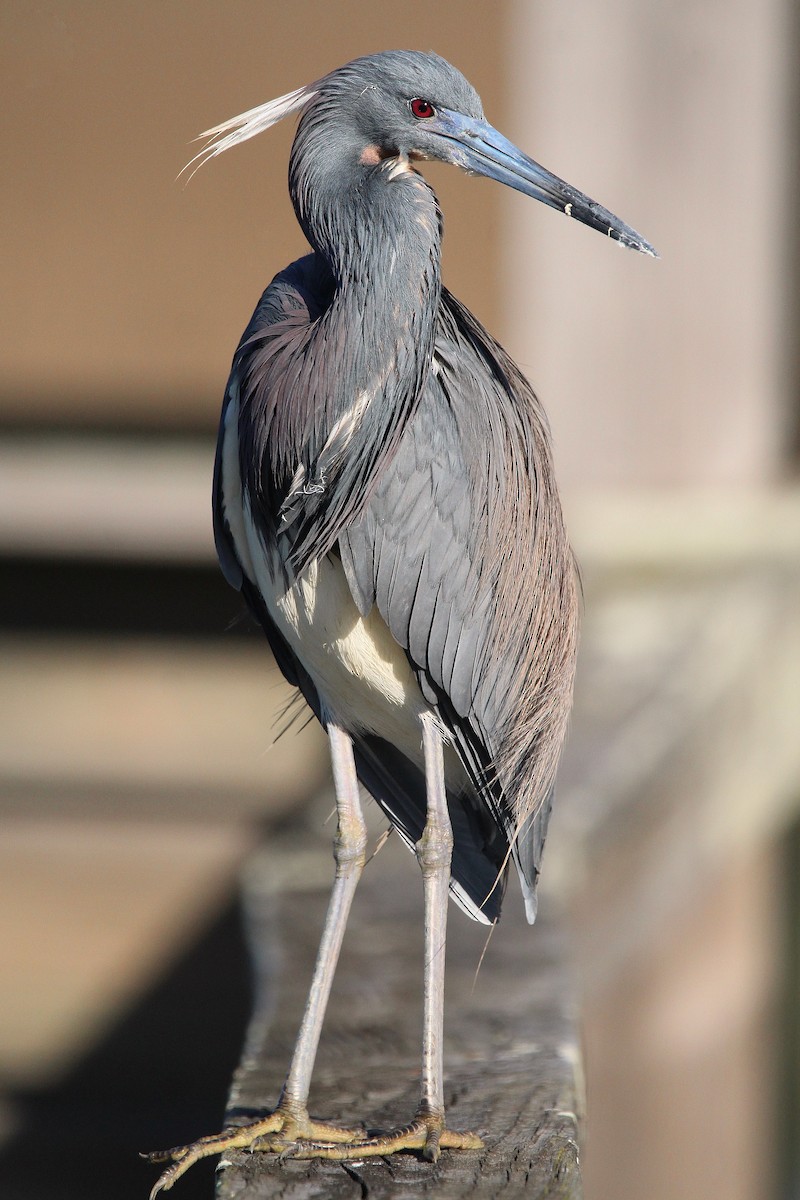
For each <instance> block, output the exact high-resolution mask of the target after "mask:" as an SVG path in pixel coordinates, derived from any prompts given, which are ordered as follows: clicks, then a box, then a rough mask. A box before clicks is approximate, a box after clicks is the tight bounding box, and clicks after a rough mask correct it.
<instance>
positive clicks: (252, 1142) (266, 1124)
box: [142, 1101, 364, 1200]
mask: <svg viewBox="0 0 800 1200" xmlns="http://www.w3.org/2000/svg"><path fill="white" fill-rule="evenodd" d="M363 1138H364V1130H363V1129H341V1128H339V1126H338V1125H329V1124H327V1122H323V1121H312V1120H311V1118H310V1117H309V1115H308V1113H307V1112H306V1111H305V1109H300V1108H299V1107H297V1106H291V1107H290V1106H289V1105H287V1104H284V1103H283V1101H281V1103H280V1104H279V1105H278V1107H277V1108H276V1109H275V1112H273V1113H270V1114H269V1116H267V1117H263V1118H262V1119H261V1120H259V1121H252V1122H250V1123H249V1124H247V1125H231V1126H230V1127H229V1128H228V1129H223V1130H222V1132H221V1133H212V1134H210V1135H209V1136H207V1137H202V1138H198V1140H197V1141H196V1142H191V1143H189V1145H187V1146H174V1147H173V1148H172V1149H171V1150H154V1151H152V1152H151V1153H149V1154H143V1155H142V1157H143V1158H146V1159H147V1160H148V1162H152V1163H160V1162H169V1160H170V1159H172V1165H171V1166H169V1167H167V1169H166V1171H164V1172H162V1174H161V1175H160V1176H159V1178H158V1180H157V1181H156V1184H155V1186H154V1188H153V1190H152V1191H151V1193H150V1200H155V1197H156V1196H157V1195H158V1193H159V1192H161V1191H164V1192H167V1191H169V1189H170V1188H171V1187H172V1185H173V1184H174V1183H175V1182H176V1180H178V1179H180V1177H181V1175H183V1174H185V1172H186V1171H188V1170H189V1167H192V1166H194V1164H195V1163H196V1162H199V1161H200V1159H201V1158H208V1157H209V1156H210V1155H212V1154H223V1153H225V1152H226V1151H228V1150H266V1151H272V1152H273V1153H276V1154H280V1153H284V1152H285V1151H286V1150H287V1149H291V1150H293V1149H294V1148H295V1147H296V1146H299V1145H301V1144H302V1142H303V1141H308V1142H309V1143H312V1144H324V1145H326V1146H329V1147H330V1145H331V1143H337V1142H359V1141H362V1140H363Z"/></svg>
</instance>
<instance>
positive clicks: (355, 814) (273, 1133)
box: [144, 724, 367, 1200]
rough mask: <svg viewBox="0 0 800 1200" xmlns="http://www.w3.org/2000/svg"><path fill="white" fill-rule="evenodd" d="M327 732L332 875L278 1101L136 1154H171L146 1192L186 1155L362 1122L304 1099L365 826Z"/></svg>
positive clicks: (345, 1137) (344, 739)
mask: <svg viewBox="0 0 800 1200" xmlns="http://www.w3.org/2000/svg"><path fill="white" fill-rule="evenodd" d="M328 736H329V739H330V746H331V762H332V765H333V781H334V785H335V788H336V808H337V813H338V828H337V832H336V839H335V841H334V859H335V861H336V878H335V880H334V884H333V890H332V892H331V898H330V903H329V905H328V913H327V916H326V918H325V928H324V930H323V933H322V940H321V942H320V946H319V951H318V953H317V961H316V964H315V966H314V977H313V979H312V982H311V990H310V992H309V995H308V1000H307V1002H306V1007H305V1012H304V1013H303V1021H302V1024H301V1026H300V1032H299V1034H298V1036H297V1042H296V1044H295V1048H294V1054H293V1055H292V1063H291V1066H290V1068H289V1074H288V1075H287V1077H286V1083H285V1084H284V1085H283V1092H282V1094H281V1098H280V1101H279V1103H278V1107H277V1108H276V1110H275V1112H274V1113H271V1114H270V1115H269V1116H267V1117H264V1118H263V1119H262V1120H260V1121H254V1122H252V1123H250V1124H249V1125H240V1126H233V1127H231V1128H229V1129H225V1130H223V1131H222V1132H221V1133H217V1134H212V1135H210V1136H209V1137H203V1138H199V1139H198V1141H196V1142H192V1143H190V1144H189V1145H187V1146H175V1147H174V1148H173V1149H172V1150H164V1151H156V1152H155V1153H153V1154H146V1155H144V1157H145V1158H148V1159H149V1160H150V1161H151V1162H167V1161H169V1160H170V1159H172V1166H170V1167H167V1169H166V1171H164V1172H163V1174H162V1175H161V1176H160V1178H159V1179H158V1180H157V1182H156V1185H155V1187H154V1188H153V1190H152V1192H151V1193H150V1200H153V1198H154V1197H155V1196H156V1195H157V1194H158V1193H159V1192H160V1191H166V1190H167V1189H168V1188H171V1187H172V1185H173V1184H174V1183H175V1181H176V1179H179V1178H180V1176H181V1175H183V1173H184V1172H185V1171H188V1169H189V1167H191V1166H192V1165H193V1163H196V1162H197V1161H198V1160H199V1159H201V1158H206V1157H207V1156H208V1155H210V1154H222V1153H223V1152H225V1151H227V1150H247V1149H249V1150H272V1151H277V1152H283V1151H286V1150H287V1148H289V1147H291V1146H293V1145H294V1144H296V1143H298V1142H299V1143H300V1144H302V1143H303V1142H305V1141H309V1142H311V1143H322V1144H324V1145H330V1144H331V1143H337V1142H348V1141H356V1142H358V1141H363V1139H364V1131H363V1129H360V1130H352V1129H339V1128H338V1127H337V1126H335V1125H328V1124H325V1123H322V1122H319V1121H312V1120H311V1119H310V1118H309V1115H308V1109H307V1107H306V1106H307V1103H308V1092H309V1088H310V1086H311V1073H312V1071H313V1068H314V1059H315V1057H316V1053H317V1046H318V1045H319V1037H320V1033H321V1031H322V1021H323V1018H324V1016H325V1008H326V1006H327V1003H328V997H329V995H330V990H331V984H332V983H333V975H334V971H335V970H336V963H337V961H338V959H339V951H340V949H341V945H342V939H343V937H344V931H345V926H346V925H347V917H348V914H349V912H350V905H351V903H352V900H353V894H354V893H355V890H356V885H357V883H358V880H359V877H360V875H361V871H362V868H363V866H364V858H365V852H366V846H367V830H366V825H365V824H364V817H363V814H362V812H361V802H360V800H359V795H358V777H357V775H356V768H355V762H354V761H353V745H352V742H351V741H350V738H349V737H348V735H347V734H346V733H345V732H344V730H342V729H340V728H339V727H338V726H336V725H333V724H329V725H328Z"/></svg>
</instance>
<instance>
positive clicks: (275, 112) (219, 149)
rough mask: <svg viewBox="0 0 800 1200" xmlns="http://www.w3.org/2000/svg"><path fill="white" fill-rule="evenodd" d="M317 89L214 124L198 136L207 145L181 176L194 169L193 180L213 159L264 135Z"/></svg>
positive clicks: (316, 86) (309, 88) (280, 98)
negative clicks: (205, 164)
mask: <svg viewBox="0 0 800 1200" xmlns="http://www.w3.org/2000/svg"><path fill="white" fill-rule="evenodd" d="M318 89H319V82H316V83H308V84H306V85H305V87H301V88H297V89H296V90H295V91H293V92H287V94H286V95H285V96H278V98H277V99H276V100H268V101H267V103H266V104H259V105H258V106H257V107H256V108H251V109H248V111H247V112H243V113H240V114H239V116H238V117H231V118H230V120H228V121H223V122H222V124H221V125H215V126H214V128H213V129H207V130H206V131H205V133H201V134H199V135H198V137H197V139H196V140H197V141H199V140H200V138H208V139H209V140H208V144H207V145H205V146H204V147H203V149H202V150H201V151H200V153H199V154H196V155H195V156H194V158H193V159H192V160H191V161H190V162H188V163H187V164H186V166H185V167H184V168H183V170H182V171H181V172H180V174H181V175H182V174H183V172H184V171H188V170H189V168H190V167H194V170H193V171H191V173H190V174H189V177H188V178H189V179H191V178H192V176H193V175H194V174H195V172H197V171H199V170H200V168H201V167H202V165H203V163H206V162H208V160H209V159H210V158H216V157H217V155H218V154H222V153H223V151H225V150H230V148H231V146H238V145H239V143H240V142H246V141H247V140H248V138H251V137H255V136H256V134H257V133H263V132H264V130H265V129H269V128H270V126H272V125H277V123H278V121H282V120H283V118H284V117H288V116H290V114H291V113H293V112H297V111H298V110H299V109H301V108H303V107H304V106H305V105H306V104H307V103H308V101H309V100H310V99H311V98H312V97H313V96H315V95H316V93H317V91H318ZM195 163H196V164H197V165H196V166H195ZM187 182H188V181H187Z"/></svg>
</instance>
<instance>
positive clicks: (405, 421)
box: [152, 51, 655, 1195]
mask: <svg viewBox="0 0 800 1200" xmlns="http://www.w3.org/2000/svg"><path fill="white" fill-rule="evenodd" d="M296 112H299V113H300V120H299V125H298V129H297V134H296V137H295V140H294V145H293V148H292V153H291V159H290V164H289V191H290V193H291V197H292V202H293V204H294V208H295V212H296V214H297V219H298V221H299V222H300V225H301V226H302V228H303V231H304V233H305V235H306V237H307V239H308V241H309V243H310V245H311V253H310V254H309V255H307V256H306V257H305V258H301V259H300V260H299V261H298V262H295V263H293V264H292V265H291V266H290V267H287V269H286V270H285V271H282V272H281V273H280V274H279V275H277V276H276V278H275V279H274V280H273V281H272V283H271V284H270V285H269V287H268V288H267V290H266V291H265V292H264V294H263V296H262V297H261V300H260V301H259V303H258V306H257V307H256V310H255V313H254V314H253V317H252V320H251V321H250V324H249V325H248V327H247V329H246V331H245V333H244V335H243V337H242V340H241V342H240V344H239V347H238V349H237V351H236V354H235V356H234V360H233V367H232V370H231V375H230V380H229V383H228V388H227V392H226V396H225V402H224V406H223V410H222V418H221V422H220V432H219V442H218V447H217V461H216V470H215V479H214V529H215V534H216V543H217V551H218V554H219V559H220V563H221V565H222V570H223V572H224V573H225V577H226V578H227V580H228V582H229V583H230V584H231V585H232V586H233V587H234V588H237V589H238V590H239V591H241V593H242V594H243V596H244V598H245V600H246V601H247V604H248V605H249V607H250V608H251V609H252V611H253V612H254V613H255V614H256V616H257V617H258V619H259V621H260V622H261V624H262V626H263V628H264V631H265V633H266V635H267V638H268V639H269V643H270V646H271V647H272V650H273V652H274V655H275V658H276V659H277V662H278V665H279V666H280V668H281V670H282V671H283V673H284V675H285V676H286V678H287V679H288V680H289V681H290V683H292V684H294V685H295V686H296V687H297V688H299V690H300V692H301V693H302V694H303V696H304V697H305V699H306V701H307V702H308V704H309V705H310V707H311V708H312V709H313V711H314V713H315V714H316V716H317V717H318V719H319V720H320V722H321V723H322V725H323V726H324V728H325V729H326V730H327V733H328V736H329V739H330V750H331V759H332V764H333V778H334V783H335V790H336V802H337V812H338V832H337V835H336V839H335V843H334V856H335V861H336V876H335V882H334V885H333V892H332V895H331V900H330V906H329V909H328V915H327V919H326V923H325V928H324V932H323V935H322V941H321V945H320V949H319V954H318V958H317V963H316V967H315V970H314V976H313V981H312V984H311V991H310V994H309V998H308V1002H307V1005H306V1009H305V1012H304V1015H303V1020H302V1025H301V1029H300V1033H299V1036H298V1039H297V1044H296V1046H295V1050H294V1055H293V1058H292V1062H291V1066H290V1069H289V1073H288V1076H287V1079H286V1082H285V1084H284V1087H283V1091H282V1094H281V1097H280V1100H279V1103H278V1105H277V1108H276V1109H275V1111H274V1112H273V1113H271V1114H270V1115H269V1116H267V1117H265V1118H263V1119H262V1120H258V1121H255V1122H253V1123H252V1124H250V1125H245V1126H242V1127H238V1128H233V1129H228V1130H225V1131H224V1132H223V1133H221V1134H219V1135H216V1136H212V1137H207V1138H201V1139H200V1140H199V1141H198V1142H195V1143H193V1144H192V1145H190V1146H184V1147H177V1148H175V1149H173V1150H171V1151H167V1152H164V1153H163V1154H161V1155H154V1156H152V1157H153V1158H154V1159H155V1160H161V1161H163V1160H166V1159H169V1158H171V1159H172V1160H173V1162H172V1165H171V1166H170V1167H168V1168H167V1169H166V1170H165V1171H164V1173H163V1174H162V1176H161V1178H160V1179H159V1181H158V1183H157V1184H156V1186H155V1188H154V1189H153V1195H155V1194H156V1192H158V1191H159V1190H160V1189H161V1188H168V1187H170V1186H171V1185H172V1184H173V1183H174V1181H175V1180H176V1179H177V1178H178V1176H179V1175H181V1174H182V1173H183V1172H184V1171H185V1170H186V1169H187V1167H189V1166H190V1165H191V1164H192V1163H193V1162H195V1161H196V1160H197V1159H198V1158H200V1157H203V1156H205V1155H207V1154H213V1153H217V1152H220V1151H223V1150H228V1149H232V1148H236V1147H244V1148H249V1149H267V1150H286V1149H287V1147H292V1148H293V1152H294V1153H295V1154H297V1155H298V1156H306V1157H308V1156H310V1157H328V1158H362V1157H364V1156H366V1155H374V1154H387V1153H389V1152H391V1151H394V1150H400V1149H417V1150H420V1151H421V1152H422V1154H423V1155H424V1156H425V1157H427V1158H429V1159H435V1158H436V1156H437V1154H438V1152H439V1148H440V1147H443V1146H448V1147H464V1148H469V1147H479V1146H480V1145H481V1143H480V1139H479V1138H478V1137H476V1136H475V1135H474V1134H457V1133H453V1132H451V1131H450V1130H448V1129H447V1128H446V1127H445V1120H444V1097H443V1063H442V1009H443V995H444V942H445V923H446V914H447V893H448V887H449V890H450V893H451V894H452V896H453V898H454V899H455V900H456V901H457V902H458V903H459V904H460V905H461V907H462V908H464V909H466V911H467V912H468V913H469V915H470V916H471V917H473V918H474V919H475V920H478V921H483V922H487V923H491V922H494V921H495V920H496V919H497V918H498V917H499V915H500V906H501V901H502V897H503V891H504V888H505V883H506V876H507V873H508V866H509V862H510V861H513V863H514V865H515V866H516V869H517V873H518V875H519V879H520V882H521V885H522V892H523V895H524V900H525V906H526V910H527V915H528V920H529V921H533V919H534V917H535V914H536V882H537V877H538V874H539V867H540V861H541V855H542V847H543V844H544V839H545V832H546V827H547V821H548V816H549V812H550V806H551V797H552V792H553V779H554V775H555V770H556V764H557V760H558V756H559V752H560V748H561V743H562V740H563V737H564V730H565V726H566V723H567V717H568V713H569V709H570V704H571V694H572V680H573V673H574V663H575V652H576V640H577V602H576V582H575V571H574V565H573V559H572V554H571V551H570V548H569V544H568V541H567V537H566V533H565V530H564V523H563V520H562V515H561V508H560V504H559V499H558V494H557V491H556V486H555V482H554V478H553V466H552V457H551V452H550V446H549V437H548V431H547V425H546V420H545V417H544V414H543V412H542V410H541V408H540V406H539V403H538V401H537V400H536V397H535V396H534V394H533V392H532V391H531V388H530V386H529V385H528V383H527V382H526V380H525V379H524V378H523V376H522V374H521V373H520V371H519V370H518V368H517V367H516V366H515V364H514V363H513V362H512V360H511V359H510V358H509V356H508V355H507V354H506V353H505V351H504V350H503V349H502V348H501V347H500V346H499V345H498V344H497V342H495V341H494V340H493V338H492V337H491V336H490V335H489V334H488V333H487V332H486V330H485V329H483V328H482V326H481V325H480V323H479V322H478V321H477V320H476V319H475V317H473V316H472V314H471V313H470V312H469V311H468V310H467V309H466V308H465V307H464V306H463V305H462V304H460V303H459V302H458V300H456V299H455V297H454V296H452V295H451V294H450V293H449V292H448V291H447V290H446V289H445V288H444V287H443V285H442V282H441V277H440V245H441V234H442V224H441V214H440V211H439V206H438V204H437V200H436V196H435V195H434V193H433V191H432V189H431V188H430V187H429V186H428V184H427V183H426V182H425V180H424V179H423V177H422V176H421V175H420V174H419V172H418V171H417V169H416V163H418V162H419V161H420V160H423V159H438V160H440V161H443V162H447V163H454V164H455V165H456V166H459V167H462V168H464V169H465V170H467V171H469V172H472V173H477V174H480V175H486V176H488V177H489V178H491V179H496V180H499V181H500V182H501V183H506V184H508V185H510V186H511V187H513V188H516V189H517V190H518V191H521V192H523V193H524V194H525V195H528V196H532V197H534V198H535V199H537V200H542V201H544V203H545V204H548V205H550V206H551V207H552V208H557V209H560V210H561V211H562V212H564V213H566V214H567V215H569V216H572V217H574V218H576V219H577V220H579V221H582V222H583V223H584V224H586V225H590V226H591V227H592V228H594V229H598V230H600V231H601V232H602V233H604V234H606V235H607V236H608V237H610V238H612V239H614V240H615V241H617V242H620V243H622V245H624V246H630V247H632V248H633V249H636V250H641V251H644V252H645V253H647V254H654V253H655V252H654V251H653V249H652V247H651V246H649V245H648V243H647V242H646V241H645V240H644V239H643V238H641V237H640V236H639V234H638V233H635V232H634V231H633V230H632V229H630V228H629V227H628V226H627V225H624V224H623V223H622V222H621V221H620V220H618V219H617V217H615V216H612V214H611V213H609V212H607V211H606V210H605V209H604V208H601V207H600V206H599V205H598V204H596V203H595V202H594V201H593V200H590V199H589V198H588V197H587V196H584V195H582V194H581V193H580V192H578V191H576V190H575V189H574V188H572V187H570V186H569V185H567V184H566V183H564V182H563V181H562V180H560V179H558V178H556V177H555V176H554V175H552V174H550V173H549V172H548V171H545V170H544V169H543V168H542V167H540V166H539V165H538V164H537V163H535V162H533V161H532V160H531V159H530V158H528V157H527V156H526V155H524V154H523V153H522V152H521V151H520V150H518V149H517V148H516V147H515V146H513V145H512V144H511V143H510V142H509V141H507V140H506V139H505V138H504V137H502V135H501V134H499V133H498V132H497V131H496V130H495V129H493V128H492V126H491V125H489V124H487V123H486V121H485V120H484V116H483V109H482V107H481V101H480V99H479V97H478V95H477V93H476V92H475V90H474V89H473V88H472V87H471V86H470V84H469V83H468V82H467V80H466V79H465V78H464V77H463V76H462V75H461V74H460V73H459V72H458V71H457V70H455V69H454V68H453V67H452V66H450V64H449V63H447V62H445V60H444V59H442V58H439V57H438V56H437V55H434V54H420V53H416V52H411V51H391V52H388V53H384V54H375V55H370V56H369V57H365V58H359V59H356V60H355V61H354V62H351V63H348V64H347V65H346V66H343V67H340V68H339V69H338V70H335V71H332V72H331V73H330V74H329V75H326V76H325V77H324V78H322V79H320V80H318V81H317V82H316V83H312V84H310V85H308V86H307V87H302V88H299V89H298V90H297V91H295V92H291V93H289V95H287V96H282V97H280V98H279V99H278V100H273V101H271V102H270V103H268V104H264V105H262V106H260V107H258V108H254V109H252V110H250V111H249V112H246V113H243V114H242V115H241V116H239V117H235V118H234V119H233V120H231V121H226V122H224V124H222V125H219V126H217V127H216V128H215V129H212V130H210V131H209V132H208V134H207V135H205V136H208V137H209V138H210V139H211V140H210V141H209V143H208V144H207V146H206V147H205V149H204V150H203V151H201V154H200V155H198V159H200V160H201V161H202V160H204V159H206V158H210V157H213V156H215V155H217V154H220V153H221V152H222V151H223V150H227V149H229V148H230V147H232V146H235V145H238V144H239V143H240V142H243V141H245V140H246V139H247V138H250V137H253V136H254V135H255V134H257V133H259V132H261V131H262V130H264V129H267V128H269V127H270V126H271V125H273V124H275V122H276V121H279V120H281V119H282V118H283V117H285V116H288V115H289V114H291V113H296ZM359 780H360V781H361V783H363V784H364V786H365V788H366V789H367V791H368V792H370V793H371V795H372V796H373V797H374V798H375V799H376V800H377V802H378V804H379V805H380V806H381V808H382V809H383V811H384V812H385V813H386V815H387V816H388V818H389V820H390V821H391V823H392V825H393V826H394V827H395V828H397V830H398V831H399V832H400V835H401V837H402V838H403V839H404V840H405V841H406V842H407V843H408V845H409V846H411V847H413V848H414V849H415V850H416V854H417V858H418V860H419V863H420V867H421V869H422V876H423V884H424V893H425V939H426V949H425V987H424V1022H423V1065H422V1094H421V1099H420V1104H419V1108H418V1110H417V1113H416V1114H415V1116H414V1117H413V1119H412V1121H411V1122H410V1124H409V1125H407V1126H405V1127H403V1128H401V1129H398V1130H397V1131H395V1132H394V1133H392V1134H389V1135H386V1136H381V1137H367V1136H366V1134H365V1133H364V1132H363V1131H355V1130H343V1129H339V1128H338V1127H336V1126H332V1125H328V1124H321V1123H319V1122H317V1121H314V1120H312V1119H311V1118H310V1116H309V1114H308V1109H307V1100H308V1092H309V1086H310V1082H311V1072H312V1067H313V1063H314V1057H315V1053H316V1049H317V1045H318V1041H319V1035H320V1030H321V1026H322V1020H323V1015H324V1011H325V1006H326V1002H327V999H328V995H329V991H330V986H331V982H332V978H333V972H334V969H335V966H336V961H337V958H338V954H339V948H340V946H341V942H342V937H343V934H344V928H345V924H346V921H347V915H348V911H349V908H350V903H351V900H352V897H353V893H354V891H355V887H356V883H357V881H358V877H359V875H360V873H361V869H362V867H363V864H364V857H365V846H366V832H365V827H364V820H363V817H362V813H361V805H360V801H359V788H358V783H359Z"/></svg>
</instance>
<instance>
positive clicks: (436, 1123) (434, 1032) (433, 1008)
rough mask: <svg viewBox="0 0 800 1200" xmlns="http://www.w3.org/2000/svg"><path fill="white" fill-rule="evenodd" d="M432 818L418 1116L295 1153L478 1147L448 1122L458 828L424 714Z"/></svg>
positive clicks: (424, 855) (430, 1152) (425, 858)
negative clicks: (450, 919)
mask: <svg viewBox="0 0 800 1200" xmlns="http://www.w3.org/2000/svg"><path fill="white" fill-rule="evenodd" d="M422 744H423V749H424V752H425V780H426V786H427V805H428V809H427V820H426V823H425V828H424V830H423V833H422V837H421V838H420V840H419V841H418V842H417V845H416V852H417V861H418V862H419V865H420V869H421V871H422V881H423V887H424V891H425V991H424V1005H423V1030H422V1089H421V1095H420V1102H419V1107H418V1108H417V1111H416V1114H415V1116H414V1118H413V1120H412V1121H411V1122H410V1123H409V1124H408V1125H404V1126H403V1127H402V1128H400V1129H395V1130H393V1131H392V1132H391V1133H388V1134H386V1135H384V1136H379V1137H370V1138H365V1139H364V1140H363V1141H361V1142H351V1143H349V1144H347V1145H344V1146H324V1145H313V1144H312V1145H302V1144H301V1145H298V1147H297V1149H296V1150H295V1151H294V1152H293V1157H296V1158H333V1159H352V1158H367V1157H369V1156H376V1155H383V1154H393V1153H395V1152H396V1151H398V1150H421V1151H422V1155H423V1157H424V1158H427V1159H430V1160H431V1161H433V1162H435V1161H436V1159H437V1158H438V1156H439V1150H440V1149H441V1148H443V1147H445V1148H448V1149H458V1150H479V1149H481V1147H482V1146H483V1142H482V1141H481V1139H480V1138H479V1137H478V1135H477V1134H475V1133H455V1132H453V1131H452V1130H450V1129H447V1128H445V1122H444V1053H443V1052H444V969H445V941H446V935H447V905H448V894H449V886H450V863H451V859H452V854H453V830H452V827H451V825H450V814H449V813H448V811H447V791H446V788H445V780H444V754H443V746H442V737H441V734H440V732H439V729H438V725H437V722H436V721H435V719H434V718H433V717H428V716H424V717H423V718H422Z"/></svg>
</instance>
